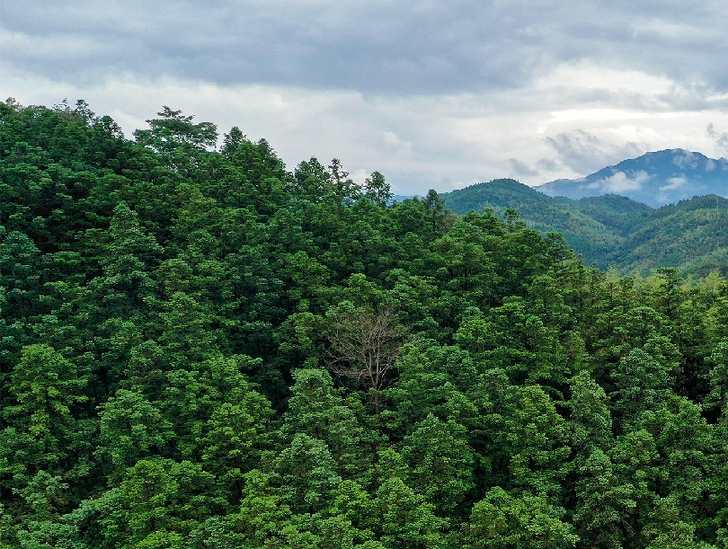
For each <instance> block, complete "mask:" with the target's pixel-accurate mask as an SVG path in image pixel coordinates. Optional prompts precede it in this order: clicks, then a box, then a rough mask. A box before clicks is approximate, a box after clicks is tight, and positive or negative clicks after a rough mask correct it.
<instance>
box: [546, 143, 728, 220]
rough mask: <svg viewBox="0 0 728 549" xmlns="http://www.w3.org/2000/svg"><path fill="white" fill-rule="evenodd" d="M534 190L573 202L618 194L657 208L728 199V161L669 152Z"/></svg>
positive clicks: (697, 154)
mask: <svg viewBox="0 0 728 549" xmlns="http://www.w3.org/2000/svg"><path fill="white" fill-rule="evenodd" d="M536 189H538V190H539V191H541V192H543V193H545V194H547V195H549V196H552V197H555V196H565V197H567V198H571V199H574V200H578V199H580V198H586V197H592V196H601V195H605V194H617V195H621V196H625V197H628V198H631V199H633V200H636V201H637V202H642V203H644V204H647V205H649V206H652V207H653V208H658V207H660V206H664V205H665V204H674V203H677V202H679V201H680V200H687V199H689V198H692V197H693V196H703V195H708V194H716V195H718V196H723V197H728V160H726V159H725V158H720V159H718V160H715V159H712V158H708V157H706V156H705V155H703V154H700V153H697V152H690V151H686V150H684V149H668V150H664V151H657V152H651V153H647V154H643V155H642V156H640V157H638V158H633V159H630V160H624V161H622V162H620V163H619V164H615V165H614V166H608V167H606V168H602V169H601V170H599V171H598V172H595V173H593V174H591V175H587V176H586V177H583V178H581V179H557V180H556V181H551V182H549V183H544V184H543V185H539V186H538V187H536Z"/></svg>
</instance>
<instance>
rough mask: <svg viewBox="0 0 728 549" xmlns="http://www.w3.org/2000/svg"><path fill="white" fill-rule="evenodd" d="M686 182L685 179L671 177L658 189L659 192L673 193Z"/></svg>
mask: <svg viewBox="0 0 728 549" xmlns="http://www.w3.org/2000/svg"><path fill="white" fill-rule="evenodd" d="M687 182H688V179H687V178H686V177H671V178H670V179H668V180H667V185H663V186H662V187H660V190H661V191H673V190H675V189H679V188H680V187H682V186H683V185H685V184H686V183H687Z"/></svg>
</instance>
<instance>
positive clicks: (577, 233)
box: [441, 151, 728, 276]
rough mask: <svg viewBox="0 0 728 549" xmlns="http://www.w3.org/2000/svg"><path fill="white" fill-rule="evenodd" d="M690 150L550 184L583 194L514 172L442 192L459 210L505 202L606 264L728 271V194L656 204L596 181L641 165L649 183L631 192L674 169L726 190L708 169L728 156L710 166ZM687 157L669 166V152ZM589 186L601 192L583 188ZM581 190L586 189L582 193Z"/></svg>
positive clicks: (499, 208) (499, 207)
mask: <svg viewBox="0 0 728 549" xmlns="http://www.w3.org/2000/svg"><path fill="white" fill-rule="evenodd" d="M690 154H692V155H693V156H688V155H686V154H685V151H682V152H678V151H661V152H659V153H651V154H648V155H644V156H643V157H640V158H639V159H635V160H633V161H625V162H621V163H619V164H617V165H616V166H613V167H611V168H605V169H604V170H600V171H599V172H597V173H596V174H593V176H589V177H588V178H584V180H581V181H576V182H566V181H560V182H552V183H549V184H547V185H551V187H548V188H550V189H551V190H552V191H553V189H563V191H558V192H556V193H555V194H567V191H568V192H569V193H570V194H571V196H577V197H579V199H576V200H575V199H572V198H566V197H555V198H554V197H550V196H547V195H546V194H544V193H542V192H539V190H535V189H534V188H531V187H528V186H526V185H523V184H521V183H519V182H517V181H513V180H511V179H500V180H495V181H491V182H489V183H479V184H477V185H472V186H470V187H467V188H465V189H460V190H457V191H453V192H450V193H445V194H442V195H441V196H442V198H443V199H444V200H445V207H446V208H447V209H449V210H450V211H453V212H455V213H459V214H465V213H467V212H468V211H470V210H475V211H477V212H482V211H483V210H484V209H485V208H491V209H493V210H494V211H495V212H496V213H498V214H502V213H503V211H504V210H505V209H506V208H515V209H516V210H517V211H518V212H519V214H520V216H521V218H522V219H523V220H524V221H525V222H526V223H527V224H528V225H529V226H530V227H532V228H534V229H538V230H540V231H543V232H550V231H554V232H560V233H562V234H563V235H564V238H565V239H566V241H567V242H568V244H569V246H570V247H571V248H573V249H574V250H575V251H576V252H577V253H578V254H580V255H581V256H582V258H583V260H584V261H585V262H586V263H587V264H594V265H596V266H597V267H600V268H603V269H606V268H608V267H609V266H611V265H614V266H616V267H617V268H619V270H620V271H621V272H623V273H627V274H636V273H645V274H646V273H649V272H650V270H651V269H654V268H658V267H679V268H680V269H681V270H682V271H683V272H685V273H693V274H696V275H701V276H702V275H705V274H707V273H708V272H710V271H711V270H718V271H720V272H721V273H722V274H723V275H724V276H726V275H728V200H726V199H725V198H723V197H721V196H718V193H715V194H709V195H707V196H701V197H695V198H691V199H690V200H683V201H681V202H678V203H677V204H674V205H669V206H662V207H660V208H657V209H656V208H654V207H652V205H654V204H656V203H658V204H659V202H660V200H657V199H655V197H653V199H652V200H646V199H644V198H643V200H645V201H646V202H649V203H650V204H651V205H646V204H644V203H641V202H638V201H636V200H633V199H632V198H628V197H624V196H617V195H616V194H605V193H604V192H603V191H604V190H606V189H607V187H601V188H600V187H599V186H598V185H596V184H594V183H598V182H599V181H602V180H605V179H608V178H609V177H613V178H615V176H616V178H615V181H616V180H617V179H619V178H621V177H622V176H617V174H619V173H623V174H624V176H623V177H624V178H625V180H627V179H629V178H632V179H634V176H635V174H636V173H639V172H644V173H645V174H646V175H645V176H642V177H643V181H642V187H641V188H640V189H639V190H638V189H636V188H634V189H632V192H631V194H632V196H644V195H640V194H639V193H648V189H656V191H655V192H656V193H657V192H658V191H659V189H660V187H666V186H669V185H670V183H666V184H665V185H663V184H662V183H660V182H659V178H660V177H667V175H668V173H671V174H674V173H680V174H682V175H684V176H685V177H688V175H689V176H690V177H691V178H692V177H694V178H695V181H698V183H696V184H695V185H696V187H697V188H699V189H706V190H707V189H716V188H718V187H719V189H720V194H726V191H728V185H726V184H725V183H722V185H721V184H720V182H719V180H718V179H717V178H714V179H711V178H709V177H707V174H712V173H714V172H715V173H721V172H722V173H724V174H725V175H728V173H726V161H725V160H722V159H721V161H716V160H714V161H712V162H714V166H713V167H712V168H708V166H709V163H708V161H709V160H710V159H708V158H706V157H704V156H703V155H699V154H697V153H690ZM680 158H684V159H686V160H685V161H684V163H683V165H682V167H681V171H679V172H670V171H669V169H668V168H667V167H666V165H665V163H666V160H667V159H670V162H673V165H674V166H676V167H678V164H677V163H676V161H677V162H679V161H680V160H679V159H680ZM687 159H690V160H687ZM630 163H633V164H630ZM701 166H702V168H701ZM648 167H651V171H647V168H648ZM598 174H602V175H598ZM610 174H611V175H610ZM725 175H724V177H725ZM597 176H598V177H597ZM698 176H700V177H698ZM675 177H677V176H675ZM681 177H682V176H681ZM690 181H693V179H690ZM590 182H591V183H590ZM557 184H558V185H557ZM592 184H594V185H593V186H590V185H592ZM698 185H700V186H699V187H698ZM684 186H685V184H680V185H678V184H677V183H676V182H675V183H674V188H671V189H663V191H659V192H664V193H668V192H669V193H671V196H684V195H681V194H679V193H682V192H684V191H683V190H681V187H684ZM543 187H544V186H542V187H541V188H540V189H543ZM696 187H692V188H693V189H694V188H696ZM615 190H616V189H615ZM587 191H591V192H592V193H593V194H599V196H584V194H586V192H587ZM691 192H692V191H691ZM697 192H700V190H698V191H697ZM579 193H582V194H581V196H580V194H579ZM693 194H696V193H695V192H693ZM693 194H691V196H693ZM659 196H662V195H658V197H659Z"/></svg>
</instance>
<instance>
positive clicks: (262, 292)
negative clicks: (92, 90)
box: [0, 101, 728, 549]
mask: <svg viewBox="0 0 728 549" xmlns="http://www.w3.org/2000/svg"><path fill="white" fill-rule="evenodd" d="M149 126H150V127H149V128H148V129H144V130H138V131H137V132H135V134H134V135H135V136H136V142H134V141H130V140H127V139H125V138H124V136H123V135H122V133H121V131H120V129H119V128H118V126H117V125H116V124H115V123H114V122H113V120H111V119H110V118H108V117H97V116H96V115H95V114H94V113H93V112H91V111H90V109H89V107H88V105H86V104H85V103H84V102H82V101H80V102H78V103H77V104H76V105H75V106H69V105H68V104H67V103H65V102H64V103H61V104H60V105H57V106H56V107H54V108H52V109H48V108H45V107H22V106H20V105H18V104H17V103H14V102H10V103H0V198H1V200H0V404H1V406H2V414H1V415H0V501H2V505H1V506H0V547H3V548H6V547H7V548H15V547H18V548H32V549H38V548H46V547H61V548H69V549H87V548H92V547H93V548H100V549H107V548H108V549H111V548H131V547H149V548H151V547H159V548H161V547H164V548H167V547H170V548H180V549H211V548H212V549H223V548H224V549H227V548H230V547H245V548H270V549H272V548H278V547H299V548H317V549H318V548H324V549H340V548H352V549H354V548H359V549H390V548H391V549H399V548H403V547H413V548H420V547H421V548H425V547H427V548H442V549H450V548H455V547H471V548H476V547H514V548H516V547H518V548H521V547H543V548H546V547H564V548H567V547H585V548H587V547H589V548H591V547H605V548H614V549H617V548H619V547H622V548H629V549H645V548H648V547H652V548H656V547H690V548H694V547H700V548H705V549H707V548H710V547H722V546H724V545H725V544H726V541H727V540H728V535H727V534H726V532H728V512H726V509H728V485H727V484H726V482H725V479H726V478H728V466H726V462H725V455H726V452H727V451H728V427H727V426H726V409H727V407H728V404H727V398H728V397H727V395H728V374H727V373H726V368H727V365H728V350H727V349H728V347H727V344H726V342H727V341H728V329H727V328H726V326H727V325H728V285H727V284H726V282H725V280H724V279H723V278H722V276H721V275H720V272H725V264H726V263H725V258H724V257H722V256H721V255H720V254H719V253H715V254H713V255H712V256H711V258H710V260H711V261H715V262H716V263H715V264H711V268H715V272H714V273H713V274H712V275H710V276H708V277H707V278H706V279H705V280H702V279H700V278H697V276H696V275H693V276H692V277H689V278H688V279H683V278H681V276H682V274H681V273H682V272H683V271H682V270H681V269H677V270H675V269H662V270H659V271H657V272H656V273H655V274H654V275H652V276H650V277H648V278H642V277H640V276H636V277H634V278H622V277H621V276H620V275H619V272H618V271H617V270H616V269H612V270H610V271H608V272H602V271H598V270H596V269H593V268H591V267H587V266H585V265H584V264H583V263H581V262H580V260H579V259H578V258H577V257H576V256H575V255H574V254H573V253H572V252H570V251H569V249H568V245H567V244H566V242H567V241H568V242H569V244H572V245H575V246H576V244H575V242H577V241H574V240H569V239H573V238H574V236H575V235H579V234H581V235H582V237H583V239H582V241H580V242H581V244H579V245H580V246H581V245H583V246H586V248H583V249H590V250H592V251H594V250H597V249H598V248H604V245H605V243H612V244H614V245H616V246H622V248H619V250H621V252H620V253H622V252H624V253H626V250H627V248H626V246H628V245H632V244H635V245H638V247H637V248H634V250H633V251H632V252H630V253H632V254H633V255H634V257H633V258H632V259H630V261H633V262H634V263H632V264H631V265H639V266H642V265H644V266H648V265H653V264H654V265H659V266H668V265H670V261H672V259H670V261H668V260H667V259H666V258H667V255H664V256H660V257H661V259H660V258H658V255H659V254H658V253H657V252H655V250H654V249H652V248H650V243H651V242H660V243H661V244H660V245H661V246H662V247H663V248H664V251H665V253H666V254H668V255H669V254H672V255H670V257H672V258H675V260H676V261H677V260H680V261H683V260H684V259H685V258H684V256H683V255H681V254H684V253H686V252H684V251H681V250H678V249H677V248H676V247H675V246H672V244H671V243H668V242H667V241H666V240H665V238H673V239H675V242H681V243H682V244H680V245H681V246H683V245H684V246H687V247H686V248H685V249H686V250H690V253H692V251H693V250H697V251H696V252H695V253H702V250H705V249H707V247H708V244H706V242H707V240H708V239H707V236H708V235H709V234H710V235H712V236H715V239H720V238H722V235H723V232H721V231H723V229H722V228H721V227H716V226H715V224H714V221H715V220H716V218H720V215H722V214H720V213H717V214H716V213H715V212H714V211H712V214H713V218H710V217H709V216H708V217H706V215H707V206H709V205H710V204H708V202H710V201H708V202H706V201H705V200H702V201H701V200H695V201H690V202H687V203H683V204H679V205H677V206H675V207H670V208H662V209H660V210H657V211H653V210H650V209H645V208H643V207H641V206H640V205H639V204H636V203H634V202H631V201H628V200H622V199H619V198H618V197H600V198H599V199H588V200H584V201H579V202H573V201H571V202H570V201H567V200H561V199H556V200H552V199H546V198H545V197H543V196H542V195H540V194H539V193H537V192H536V191H533V190H531V189H527V188H525V187H523V186H520V185H518V184H516V183H514V182H508V181H501V182H497V183H491V184H487V185H481V186H477V187H475V188H474V189H471V190H472V191H477V192H479V193H480V192H481V191H492V194H491V196H490V198H488V197H487V196H485V195H483V196H481V198H482V200H481V202H480V203H478V204H477V208H476V209H477V210H482V209H483V207H488V208H493V210H489V209H486V210H485V211H483V213H476V212H474V211H473V212H470V213H465V215H462V216H456V215H455V214H451V213H448V212H447V211H446V207H447V206H448V202H450V201H451V200H452V199H453V198H454V197H455V196H456V195H455V194H454V193H453V194H451V195H446V196H440V195H438V194H437V192H435V191H430V192H429V193H428V194H427V196H426V197H425V198H424V199H409V200H405V201H403V202H395V203H390V201H391V189H390V186H389V183H388V182H387V181H386V179H385V178H384V176H383V175H382V174H380V173H379V172H376V171H375V172H373V173H372V174H371V176H370V177H369V178H368V179H367V181H366V183H365V185H364V186H363V187H359V186H358V185H356V184H355V183H354V182H353V180H352V179H351V178H350V177H349V174H348V173H347V172H346V171H345V170H344V168H343V166H342V165H341V162H340V161H338V160H336V159H334V160H332V161H331V163H330V164H329V165H328V166H325V165H323V164H322V163H321V162H319V161H318V160H317V159H316V158H311V159H310V160H308V161H305V162H302V163H301V164H299V165H298V166H297V167H296V168H295V169H294V170H292V171H288V170H287V169H286V167H285V165H284V164H283V163H282V162H281V160H280V158H278V156H277V155H276V154H275V152H274V151H273V150H272V148H271V147H270V145H269V144H268V143H267V142H266V141H265V140H260V141H258V142H253V141H251V140H250V139H248V138H247V137H246V136H245V135H244V134H243V132H242V131H241V130H240V129H238V128H233V129H231V130H230V132H229V133H228V134H226V135H225V136H224V138H223V140H222V146H221V148H220V150H219V151H216V150H214V146H216V144H217V141H216V140H217V130H216V128H215V127H214V125H212V124H210V123H206V122H202V123H195V122H194V121H193V118H192V117H191V116H185V115H182V113H181V112H180V111H175V110H173V109H170V108H168V107H165V108H164V109H163V110H162V111H161V113H160V114H159V118H156V119H153V120H150V121H149ZM486 194H487V193H486ZM516 199H517V200H520V201H521V202H520V204H522V207H519V208H518V210H516V209H514V208H513V207H514V205H516V203H514V202H513V200H516ZM548 201H551V202H548ZM450 203H451V202H450ZM712 203H713V206H714V201H713V202H712ZM547 206H548V207H547ZM543 207H547V210H544V211H546V212H547V214H548V215H546V214H544V216H545V217H544V218H543V219H541V220H537V219H536V218H535V217H534V216H535V215H536V213H537V211H538V210H539V208H543ZM565 212H566V213H565ZM499 215H502V216H503V218H501V217H499ZM690 219H692V220H693V221H695V220H702V221H701V223H703V225H701V227H703V228H702V229H700V230H692V229H690V227H692V225H690V226H688V225H680V223H682V222H683V221H685V223H688V221H686V220H690ZM681 220H682V221H681ZM663 222H669V223H675V227H679V229H677V228H676V229H675V230H680V231H683V232H684V233H685V239H683V240H680V239H679V238H677V237H676V235H675V231H672V230H669V231H664V232H661V231H662V229H660V223H663ZM691 223H692V221H691ZM548 227H558V228H563V231H564V235H565V237H566V239H567V240H566V241H565V240H564V238H562V237H561V236H560V235H558V234H554V233H551V234H547V235H546V236H544V235H543V233H542V232H539V231H538V230H535V229H539V230H541V229H546V228H548ZM688 229H690V230H688ZM711 231H712V233H711ZM701 234H702V235H703V236H701V237H700V238H705V240H706V242H703V240H700V239H699V238H698V236H699V235H701ZM584 235H586V236H584ZM665 235H668V236H667V237H665ZM680 238H682V237H680ZM584 239H588V240H589V241H590V242H589V243H588V244H589V246H591V247H589V246H587V242H586V240H584ZM577 248H578V246H577ZM650 250H651V251H650ZM660 253H662V252H660ZM615 254H616V252H615V253H614V254H612V255H609V256H608V259H609V261H612V260H616V259H619V255H618V254H616V255H615ZM630 257H632V256H630ZM603 258H604V257H602V259H603ZM680 258H682V259H680ZM663 260H664V261H663ZM698 261H702V260H698ZM707 264H708V263H704V264H703V263H701V264H700V265H698V263H695V264H691V265H689V266H688V268H689V269H693V271H694V272H696V273H700V272H702V271H701V269H702V268H703V267H704V266H707ZM630 268H631V267H630ZM635 268H636V267H635ZM641 268H642V267H640V269H641Z"/></svg>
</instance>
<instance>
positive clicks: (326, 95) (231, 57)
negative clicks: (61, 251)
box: [0, 0, 728, 195]
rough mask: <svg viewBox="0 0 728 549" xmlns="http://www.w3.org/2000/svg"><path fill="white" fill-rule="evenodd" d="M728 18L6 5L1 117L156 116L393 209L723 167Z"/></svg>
mask: <svg viewBox="0 0 728 549" xmlns="http://www.w3.org/2000/svg"><path fill="white" fill-rule="evenodd" d="M726 20H728V3H726V2H724V1H713V0H703V1H702V2H699V3H697V2H696V3H692V2H691V3H688V2H684V1H682V0H680V1H678V0H660V1H657V0H640V2H634V1H632V0H631V1H629V2H627V1H623V0H609V1H599V0H594V1H583V0H581V1H567V0H549V1H541V0H528V1H526V0H479V1H474V0H449V1H447V2H446V1H430V0H420V1H416V2H413V1H409V0H397V1H396V2H395V1H380V0H366V1H363V0H297V1H285V0H206V1H204V2H202V1H196V2H193V1H185V0H175V1H165V0H123V1H122V0H103V1H101V0H64V1H63V2H48V1H47V0H24V1H23V2H0V100H4V99H5V98H6V97H13V98H15V99H16V100H17V101H18V102H19V103H21V104H23V105H47V106H52V105H54V104H57V103H60V102H61V101H62V100H63V99H68V101H69V103H71V104H73V103H75V101H76V100H77V99H84V100H86V101H87V102H88V103H89V104H90V106H91V108H92V110H93V111H95V112H96V113H97V114H99V115H103V114H108V115H110V116H111V117H112V118H114V120H116V122H118V123H119V124H120V125H121V127H122V128H123V130H124V132H125V135H126V136H127V137H130V138H131V137H132V132H133V131H134V129H136V128H145V127H147V124H146V122H145V121H146V120H148V119H150V118H154V117H155V116H156V113H157V112H158V111H160V110H161V108H162V106H163V105H167V106H169V107H171V108H173V109H175V110H177V109H181V110H182V111H183V114H185V115H194V116H195V121H196V122H202V121H209V122H213V123H215V124H216V125H217V126H218V129H219V131H220V134H221V135H222V134H223V133H225V132H227V131H229V129H230V128H231V127H232V126H238V127H239V128H240V129H241V130H242V131H243V132H244V133H245V134H246V135H247V136H248V137H249V138H251V139H253V140H258V139H261V138H265V139H267V140H268V141H269V142H270V144H271V145H272V147H273V148H274V149H275V150H276V152H277V153H278V155H279V156H280V157H281V158H282V159H283V161H284V162H285V163H286V165H287V166H288V168H289V169H293V168H294V167H295V166H296V165H297V164H298V163H299V162H301V161H303V160H308V159H309V158H311V157H312V156H315V157H316V158H318V159H319V160H320V161H322V163H324V164H328V163H329V161H330V160H331V159H332V158H338V159H340V160H341V162H342V164H343V166H344V168H345V169H346V170H348V171H349V172H350V173H351V174H352V176H353V177H354V179H355V180H356V181H359V182H363V180H364V178H365V177H366V176H367V175H368V174H369V173H371V172H373V171H374V170H378V171H380V172H382V173H383V174H384V175H385V177H386V178H387V181H389V182H390V183H391V184H392V187H393V189H394V191H395V192H396V193H397V194H404V195H410V194H425V193H426V192H427V190H428V189H430V188H434V189H436V190H438V191H439V192H447V191H450V190H453V189H456V188H461V187H464V186H467V185H471V184H474V183H478V182H481V181H489V180H491V179H495V178H501V177H512V178H514V179H517V180H519V181H521V182H523V183H526V184H529V185H537V184H540V183H544V182H547V181H551V180H554V179H557V178H577V177H582V176H585V175H587V174H589V173H591V172H594V171H596V170H598V169H600V168H602V167H604V166H607V165H611V164H615V163H617V162H619V161H620V160H624V159H626V158H633V157H636V156H639V155H641V154H642V153H644V152H648V151H656V150H662V149H672V148H685V149H689V150H692V151H698V152H702V153H703V154H705V155H706V156H708V157H711V158H720V157H722V156H728V63H726V62H725V60H726V59H727V58H728V55H727V54H728V25H726V24H725V21H726Z"/></svg>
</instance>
